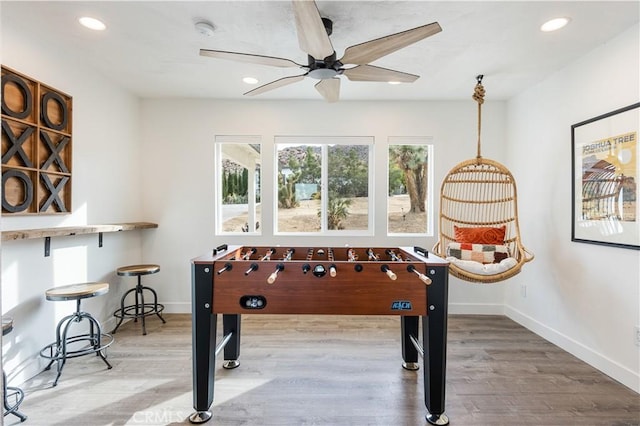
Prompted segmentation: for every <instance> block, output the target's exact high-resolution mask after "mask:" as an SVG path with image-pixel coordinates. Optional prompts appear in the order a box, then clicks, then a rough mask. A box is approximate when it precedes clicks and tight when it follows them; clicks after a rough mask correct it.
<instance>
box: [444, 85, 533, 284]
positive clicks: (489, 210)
mask: <svg viewBox="0 0 640 426" xmlns="http://www.w3.org/2000/svg"><path fill="white" fill-rule="evenodd" d="M482 78H483V76H482V75H479V76H478V77H477V84H476V87H475V89H474V93H473V99H474V100H475V101H476V102H477V103H478V141H477V156H476V158H475V159H471V160H467V161H463V162H462V163H459V164H458V165H456V166H455V167H454V168H453V169H451V170H450V171H449V173H448V174H447V176H445V178H444V180H443V182H442V186H441V190H440V238H439V241H438V242H437V243H436V245H435V246H434V248H433V251H434V252H435V253H436V254H438V255H439V256H441V257H445V258H447V260H449V261H450V262H451V264H450V266H449V272H450V273H451V274H452V275H454V276H456V277H458V278H460V279H463V280H466V281H470V282H475V283H494V282H499V281H503V280H505V279H507V278H510V277H512V276H514V275H516V274H517V273H519V272H520V270H521V268H522V265H524V263H526V262H529V261H531V260H533V257H534V256H533V254H532V253H531V252H529V251H528V250H527V249H526V248H525V247H524V246H523V245H522V242H521V241H520V229H519V225H518V208H517V190H516V183H515V179H514V178H513V175H512V174H511V172H510V171H509V170H508V169H507V168H506V167H505V166H503V165H502V164H500V163H498V162H497V161H493V160H489V159H484V158H482V155H481V137H480V135H481V130H482V127H481V126H482V104H483V103H484V95H485V90H484V87H483V86H482Z"/></svg>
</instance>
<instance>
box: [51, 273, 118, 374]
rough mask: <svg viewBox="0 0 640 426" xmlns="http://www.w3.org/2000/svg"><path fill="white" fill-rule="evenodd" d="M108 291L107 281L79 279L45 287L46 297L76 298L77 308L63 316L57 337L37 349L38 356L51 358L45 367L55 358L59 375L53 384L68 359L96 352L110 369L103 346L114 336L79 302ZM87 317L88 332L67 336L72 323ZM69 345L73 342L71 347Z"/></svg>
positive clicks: (60, 299) (109, 342)
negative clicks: (75, 281) (70, 282)
mask: <svg viewBox="0 0 640 426" xmlns="http://www.w3.org/2000/svg"><path fill="white" fill-rule="evenodd" d="M108 291H109V284H108V283H95V282H90V283H81V284H71V285H65V286H61V287H54V288H50V289H49V290H47V291H46V297H47V300H51V301H66V300H75V301H76V311H75V312H74V313H73V314H71V315H67V316H66V317H64V318H62V319H61V320H60V322H59V323H58V326H57V327H56V341H55V342H53V343H51V344H50V345H47V346H45V347H44V348H43V349H42V350H41V351H40V356H42V357H43V358H47V359H50V360H51V361H50V362H49V364H48V365H47V366H46V367H45V370H49V369H50V368H51V365H53V363H54V362H57V363H58V375H57V376H56V379H55V381H54V382H53V386H56V385H57V384H58V379H59V378H60V375H61V374H62V369H63V368H64V365H65V363H66V362H67V359H69V358H76V357H79V356H83V355H89V354H93V353H95V354H96V356H99V357H100V358H101V359H102V361H104V363H105V364H107V368H108V369H111V368H112V367H111V364H109V361H107V357H106V355H105V350H106V348H108V347H109V346H110V345H111V344H112V343H113V337H112V336H111V335H110V334H106V333H103V332H102V326H101V325H100V323H99V322H98V320H97V319H95V318H94V317H93V315H91V314H90V313H88V312H82V311H81V310H80V302H81V300H82V299H87V298H89V297H95V296H100V295H102V294H105V293H107V292H108ZM83 320H87V322H88V323H89V332H88V333H86V334H77V335H72V336H69V328H70V327H71V325H72V324H73V323H80V322H82V321H83ZM81 342H88V345H86V344H85V345H83V346H80V347H78V346H79V345H76V344H77V343H81ZM70 345H72V346H71V347H70Z"/></svg>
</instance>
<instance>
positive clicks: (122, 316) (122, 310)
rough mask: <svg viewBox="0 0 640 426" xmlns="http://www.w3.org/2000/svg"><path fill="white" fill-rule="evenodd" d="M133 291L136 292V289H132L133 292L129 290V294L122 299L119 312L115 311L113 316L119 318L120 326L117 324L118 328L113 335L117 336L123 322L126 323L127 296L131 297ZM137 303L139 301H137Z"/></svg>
mask: <svg viewBox="0 0 640 426" xmlns="http://www.w3.org/2000/svg"><path fill="white" fill-rule="evenodd" d="M132 291H136V289H135V288H132V289H131V290H127V292H126V293H125V294H124V295H123V296H122V298H121V299H120V309H118V310H117V311H115V312H114V313H113V315H114V316H115V317H116V318H118V324H116V328H114V329H113V330H112V331H111V334H115V332H116V331H117V330H118V327H120V325H122V321H124V319H125V317H126V315H125V309H126V306H125V304H124V303H125V299H126V298H127V296H128V295H129V293H131V292H132ZM136 302H137V301H136Z"/></svg>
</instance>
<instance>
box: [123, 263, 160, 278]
mask: <svg viewBox="0 0 640 426" xmlns="http://www.w3.org/2000/svg"><path fill="white" fill-rule="evenodd" d="M159 271H160V265H152V264H149V265H129V266H122V267H120V268H118V269H117V270H116V272H117V273H118V275H126V276H139V275H150V274H155V273H156V272H159Z"/></svg>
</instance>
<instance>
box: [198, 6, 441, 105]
mask: <svg viewBox="0 0 640 426" xmlns="http://www.w3.org/2000/svg"><path fill="white" fill-rule="evenodd" d="M292 3H293V12H294V16H295V21H296V29H297V33H298V44H299V45H300V49H302V50H303V51H304V52H305V53H307V55H308V59H309V60H308V63H307V64H306V65H303V64H298V63H296V62H294V61H292V60H289V59H284V58H277V57H273V56H263V55H253V54H250V53H238V52H227V51H223V50H209V49H200V55H201V56H209V57H212V58H218V59H227V60H232V61H238V62H248V63H254V64H261V65H269V66H274V67H281V68H288V67H298V68H302V69H304V70H306V72H305V73H304V74H301V75H295V76H290V77H283V78H280V79H278V80H275V81H272V82H270V83H267V84H264V85H262V86H260V87H257V88H255V89H253V90H250V91H248V92H247V93H245V95H249V96H253V95H259V94H261V93H264V92H267V91H269V90H273V89H277V88H279V87H283V86H286V85H289V84H292V83H296V82H298V81H301V80H303V79H304V78H305V77H311V78H315V79H318V80H320V81H319V82H318V83H316V85H315V88H316V90H317V91H318V92H319V93H320V94H321V95H322V97H324V99H325V100H326V101H328V102H336V101H337V100H338V99H339V97H340V79H339V78H337V77H338V76H340V75H344V76H346V77H347V78H348V79H349V80H351V81H380V82H392V81H393V82H400V83H412V82H414V81H416V80H417V79H418V78H419V76H417V75H414V74H408V73H405V72H401V71H394V70H390V69H386V68H380V67H376V66H373V65H369V63H370V62H373V61H375V60H376V59H379V58H381V57H383V56H385V55H388V54H390V53H393V52H395V51H396V50H399V49H402V48H403V47H406V46H409V45H410V44H413V43H416V42H418V41H420V40H422V39H425V38H427V37H429V36H432V35H434V34H437V33H439V32H440V31H442V28H441V27H440V25H439V24H438V23H437V22H433V23H431V24H427V25H423V26H420V27H417V28H413V29H410V30H407V31H402V32H399V33H396V34H391V35H388V36H385V37H381V38H377V39H374V40H370V41H367V42H364V43H360V44H356V45H353V46H350V47H348V48H347V49H345V52H344V55H343V56H342V58H340V59H336V52H335V50H333V46H332V45H331V40H330V39H329V36H330V35H331V32H332V29H333V22H332V21H331V20H330V19H328V18H322V17H321V16H320V12H319V11H318V7H317V6H316V3H315V1H310V0H293V1H292ZM347 64H349V65H355V66H354V67H351V68H346V67H345V65H347Z"/></svg>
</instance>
